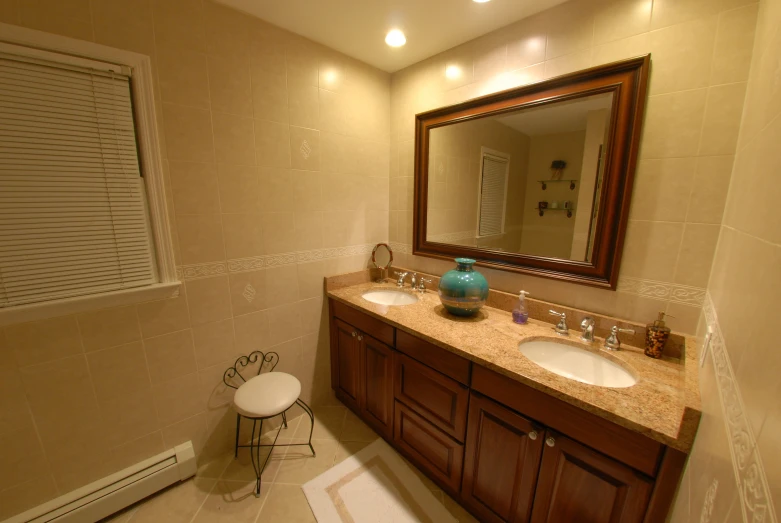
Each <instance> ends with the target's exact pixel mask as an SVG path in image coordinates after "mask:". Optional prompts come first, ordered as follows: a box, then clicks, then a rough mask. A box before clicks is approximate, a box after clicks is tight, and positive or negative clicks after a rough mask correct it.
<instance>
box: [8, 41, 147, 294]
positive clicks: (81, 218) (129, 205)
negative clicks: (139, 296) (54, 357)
mask: <svg viewBox="0 0 781 523" xmlns="http://www.w3.org/2000/svg"><path fill="white" fill-rule="evenodd" d="M153 260H154V257H153V252H152V246H151V242H150V229H149V226H148V220H147V212H146V207H145V197H144V187H143V181H142V178H141V175H140V171H139V166H138V156H137V150H136V140H135V134H134V127H133V113H132V103H131V93H130V82H129V78H128V77H126V76H122V75H121V74H118V73H111V72H102V71H94V70H88V69H80V68H78V67H75V66H71V65H61V64H53V63H49V62H44V61H39V60H35V59H27V58H23V57H17V56H14V55H8V54H0V307H9V306H14V305H23V304H30V303H38V302H44V301H50V300H56V299H61V298H67V297H73V296H84V295H89V294H97V293H104V292H110V291H117V290H122V289H128V288H133V287H140V286H145V285H150V284H153V283H156V279H157V278H156V269H155V265H154V261H153Z"/></svg>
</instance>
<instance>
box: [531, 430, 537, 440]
mask: <svg viewBox="0 0 781 523" xmlns="http://www.w3.org/2000/svg"><path fill="white" fill-rule="evenodd" d="M529 439H530V440H532V441H533V440H535V439H537V431H536V430H533V431H531V432H529Z"/></svg>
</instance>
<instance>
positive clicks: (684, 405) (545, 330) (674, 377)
mask: <svg viewBox="0 0 781 523" xmlns="http://www.w3.org/2000/svg"><path fill="white" fill-rule="evenodd" d="M343 285H344V286H341V285H328V290H327V294H328V296H329V297H331V298H333V299H335V300H337V301H340V302H342V303H345V304H347V305H350V306H352V307H354V308H356V309H359V310H361V311H363V312H365V313H367V314H369V315H370V316H374V317H376V318H379V319H381V320H383V321H385V322H387V323H389V324H391V325H393V326H394V327H396V328H397V329H401V330H403V331H405V332H408V333H410V334H413V335H415V336H418V337H420V338H423V339H425V340H427V341H429V342H431V343H433V344H435V345H437V346H439V347H442V348H443V349H446V350H448V351H450V352H452V353H454V354H458V355H459V356H463V357H464V358H467V359H469V360H472V361H473V362H475V363H477V364H479V365H482V366H484V367H486V368H489V369H492V370H494V371H496V372H499V373H501V374H504V375H505V376H508V377H510V378H512V379H514V380H516V381H518V382H520V383H523V384H525V385H528V386H530V387H533V388H535V389H538V390H540V391H542V392H545V393H547V394H550V395H551V396H554V397H556V398H559V399H561V400H563V401H566V402H567V403H570V404H572V405H575V406H577V407H580V408H582V409H584V410H587V411H589V412H591V413H593V414H596V415H598V416H600V417H602V418H604V419H607V420H609V421H612V422H614V423H616V424H618V425H621V426H623V427H626V428H628V429H631V430H633V431H636V432H639V433H642V434H645V435H646V436H648V437H650V438H652V439H654V440H656V441H659V442H660V443H663V444H665V445H669V446H671V447H673V448H676V449H678V450H681V451H683V452H687V453H688V452H689V451H690V450H691V447H692V444H693V441H694V436H695V434H696V432H697V426H698V425H699V420H700V415H701V408H700V396H699V385H698V381H697V362H696V356H695V355H696V350H694V346H695V345H694V343H695V341H694V339H693V338H690V337H687V338H686V341H685V343H686V347H687V348H689V347H691V350H685V351H684V357H683V358H682V359H681V360H655V359H652V358H648V357H646V356H645V355H644V354H643V351H642V349H638V348H635V347H630V346H627V345H624V344H622V346H621V350H620V351H616V352H612V351H610V352H608V351H605V350H602V349H601V347H602V344H603V341H604V340H603V339H602V338H597V339H596V341H595V342H594V343H592V344H586V343H584V342H582V341H580V332H579V331H577V332H576V331H570V336H569V338H566V337H562V336H558V335H556V334H555V333H554V331H553V325H552V324H551V323H545V322H542V321H538V320H534V319H531V318H530V319H529V323H528V324H526V325H517V324H515V323H513V321H512V314H511V313H509V312H506V311H503V310H499V309H495V308H491V307H487V306H485V307H483V308H482V309H481V310H480V311H479V312H478V314H477V315H476V316H474V317H471V318H458V317H455V316H452V315H450V314H449V313H447V312H446V311H445V309H444V307H443V306H442V304H441V303H440V301H439V296H438V295H437V293H436V292H433V291H427V292H426V293H425V294H423V295H418V296H419V298H420V299H419V300H418V302H417V303H414V304H411V305H405V306H387V305H377V304H375V303H372V302H369V301H367V300H365V299H363V298H362V297H361V295H362V294H363V293H365V292H366V291H368V290H373V289H380V288H387V289H393V290H399V289H397V287H396V286H395V285H394V284H392V283H357V284H350V283H349V282H344V284H343ZM404 292H408V293H412V291H411V289H409V288H405V289H404ZM415 294H416V295H417V293H415ZM539 339H551V340H552V341H557V342H562V343H566V344H570V345H575V346H578V347H581V348H585V349H587V350H590V351H592V352H597V353H599V354H600V355H601V356H604V357H606V358H608V359H610V360H612V361H614V362H616V363H617V364H619V365H621V366H622V367H623V368H625V369H627V370H628V371H629V372H630V373H631V374H632V375H633V376H634V377H635V378H637V384H635V385H634V386H632V387H627V388H621V389H613V388H607V387H599V386H595V385H588V384H585V383H580V382H578V381H574V380H570V379H567V378H564V377H561V376H559V375H557V374H554V373H552V372H549V371H547V370H545V369H543V368H542V367H540V366H538V365H537V364H535V363H534V362H532V361H531V360H529V359H527V358H526V357H525V356H524V355H522V354H521V353H520V352H519V351H518V344H519V343H520V342H523V341H532V340H539Z"/></svg>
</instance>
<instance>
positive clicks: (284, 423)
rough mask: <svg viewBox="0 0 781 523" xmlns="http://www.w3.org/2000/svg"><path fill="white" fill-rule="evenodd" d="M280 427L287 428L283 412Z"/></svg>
mask: <svg viewBox="0 0 781 523" xmlns="http://www.w3.org/2000/svg"><path fill="white" fill-rule="evenodd" d="M282 426H284V427H285V428H287V416H286V415H285V413H284V412H283V413H282Z"/></svg>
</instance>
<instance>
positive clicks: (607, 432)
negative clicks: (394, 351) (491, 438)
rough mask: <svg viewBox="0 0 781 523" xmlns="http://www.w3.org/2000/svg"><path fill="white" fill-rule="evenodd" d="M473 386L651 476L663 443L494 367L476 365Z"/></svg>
mask: <svg viewBox="0 0 781 523" xmlns="http://www.w3.org/2000/svg"><path fill="white" fill-rule="evenodd" d="M472 389H473V390H476V391H478V392H480V393H482V394H485V395H486V396H488V397H489V398H492V399H494V400H496V401H498V402H499V403H502V404H504V405H506V406H508V407H510V408H511V409H513V410H515V411H517V412H520V413H521V414H523V415H524V416H528V417H530V418H532V419H535V420H537V421H539V422H540V423H543V424H544V425H547V426H548V427H551V428H553V429H555V430H558V431H560V432H562V433H564V434H566V435H567V436H570V437H571V438H573V439H575V440H577V441H579V442H581V443H584V444H585V445H588V446H589V447H591V448H593V449H596V450H598V451H599V452H602V453H603V454H606V455H608V456H610V457H612V458H615V459H617V460H619V461H621V462H623V463H625V464H627V465H629V466H630V467H633V468H635V469H636V470H639V471H640V472H643V473H645V474H647V475H649V476H651V477H655V476H656V470H657V466H658V464H659V460H660V458H661V455H662V451H663V448H664V446H663V445H662V444H661V443H658V442H656V441H654V440H652V439H650V438H647V437H645V436H643V435H642V434H639V433H637V432H634V431H632V430H629V429H627V428H625V427H621V426H620V425H616V424H615V423H612V422H610V421H607V420H605V419H602V418H600V417H599V416H596V415H594V414H591V413H589V412H586V411H584V410H582V409H580V408H578V407H575V406H574V405H570V404H569V403H567V402H565V401H563V400H560V399H557V398H554V397H552V396H549V395H547V394H545V393H544V392H540V391H538V390H536V389H533V388H531V387H529V386H528V385H524V384H523V383H519V382H517V381H515V380H513V379H510V378H508V377H507V376H503V375H501V374H498V373H496V372H494V371H491V370H488V369H485V368H483V367H480V366H479V365H475V368H474V373H473V376H472Z"/></svg>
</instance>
